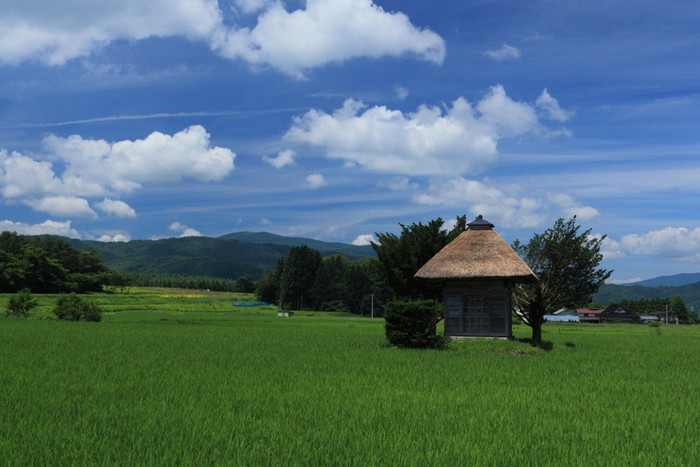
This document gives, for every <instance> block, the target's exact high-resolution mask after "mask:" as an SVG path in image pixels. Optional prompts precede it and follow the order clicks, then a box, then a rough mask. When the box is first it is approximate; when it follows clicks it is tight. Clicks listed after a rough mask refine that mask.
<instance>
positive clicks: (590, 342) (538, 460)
mask: <svg viewBox="0 0 700 467" xmlns="http://www.w3.org/2000/svg"><path fill="white" fill-rule="evenodd" d="M39 298H40V304H41V306H40V308H39V310H38V311H37V313H36V314H35V316H37V317H41V316H49V315H50V312H49V310H50V308H51V306H52V304H53V302H54V301H55V297H52V296H41V297H39ZM90 299H91V300H94V301H95V302H97V303H99V304H100V305H101V306H102V307H104V309H105V310H106V311H107V313H106V314H105V315H104V317H103V319H102V322H100V323H87V322H61V321H55V320H52V319H2V318H0V388H1V390H0V413H2V416H0V459H2V463H3V465H5V464H6V465H28V464H31V465H35V464H44V465H48V464H51V465H67V464H71V465H86V464H90V465H92V464H117V465H134V464H142V465H174V464H227V465H358V466H359V465H416V466H418V465H421V466H423V465H449V464H452V465H694V464H695V463H696V462H697V459H700V440H699V439H698V429H697V427H698V426H700V411H699V410H697V401H698V396H699V395H700V372H699V370H700V326H692V327H691V326H673V325H669V326H663V325H662V326H660V327H657V328H652V327H648V326H644V325H586V324H576V325H569V324H545V326H544V328H543V331H544V333H543V338H544V340H545V341H548V342H550V343H551V346H552V348H551V350H549V351H543V350H540V349H530V348H529V347H527V346H526V345H525V344H523V343H520V342H517V341H514V342H504V341H492V340H483V339H478V340H470V341H464V342H459V343H454V344H453V345H451V346H450V348H449V349H448V350H445V351H434V350H400V349H395V348H391V347H389V346H388V344H387V343H386V340H385V338H384V334H383V332H384V330H383V320H381V319H374V320H372V319H369V318H361V317H356V316H351V315H342V314H330V313H318V312H317V313H300V314H296V315H295V316H293V317H291V318H280V317H277V316H276V311H275V309H274V307H234V306H233V305H232V304H231V302H234V301H243V300H253V299H252V298H251V297H250V296H236V295H232V294H214V293H207V292H201V293H200V292H191V291H188V292H183V291H169V290H140V289H132V291H131V293H129V294H98V295H93V296H90ZM6 302H7V296H0V305H3V306H4V304H5V303H6ZM515 333H516V337H526V336H528V335H529V328H526V327H524V326H515Z"/></svg>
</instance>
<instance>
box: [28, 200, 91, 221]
mask: <svg viewBox="0 0 700 467" xmlns="http://www.w3.org/2000/svg"><path fill="white" fill-rule="evenodd" d="M24 203H25V204H27V205H28V206H31V207H32V208H33V209H35V210H36V211H42V212H47V213H49V214H51V215H53V216H61V217H92V218H96V217H97V213H96V212H95V211H93V210H92V208H90V205H89V204H88V202H87V200H86V199H84V198H76V197H75V196H47V197H45V198H41V199H38V200H25V201H24Z"/></svg>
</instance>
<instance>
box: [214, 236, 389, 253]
mask: <svg viewBox="0 0 700 467" xmlns="http://www.w3.org/2000/svg"><path fill="white" fill-rule="evenodd" d="M219 238H223V239H229V240H239V241H242V242H247V243H255V244H272V245H287V246H302V245H306V246H308V247H309V248H313V249H314V250H318V251H320V252H321V254H322V255H324V256H326V255H325V253H326V252H328V253H331V254H343V255H345V256H347V257H348V258H350V259H359V258H364V257H365V256H376V255H375V253H374V249H373V248H372V246H371V245H364V246H356V245H348V244H347V243H336V242H322V241H320V240H313V239H311V238H303V237H284V236H282V235H275V234H271V233H269V232H235V233H230V234H226V235H222V236H221V237H219Z"/></svg>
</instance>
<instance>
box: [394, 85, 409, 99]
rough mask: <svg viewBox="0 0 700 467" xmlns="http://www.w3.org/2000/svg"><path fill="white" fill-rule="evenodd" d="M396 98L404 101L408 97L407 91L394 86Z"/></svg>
mask: <svg viewBox="0 0 700 467" xmlns="http://www.w3.org/2000/svg"><path fill="white" fill-rule="evenodd" d="M396 97H398V98H399V99H401V100H404V99H406V98H407V97H408V89H406V88H403V87H401V86H396Z"/></svg>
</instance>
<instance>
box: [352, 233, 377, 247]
mask: <svg viewBox="0 0 700 467" xmlns="http://www.w3.org/2000/svg"><path fill="white" fill-rule="evenodd" d="M372 242H374V243H377V239H376V238H374V235H372V234H365V235H358V236H357V238H355V240H353V241H352V244H353V245H356V246H365V245H370V244H371V243H372Z"/></svg>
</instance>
